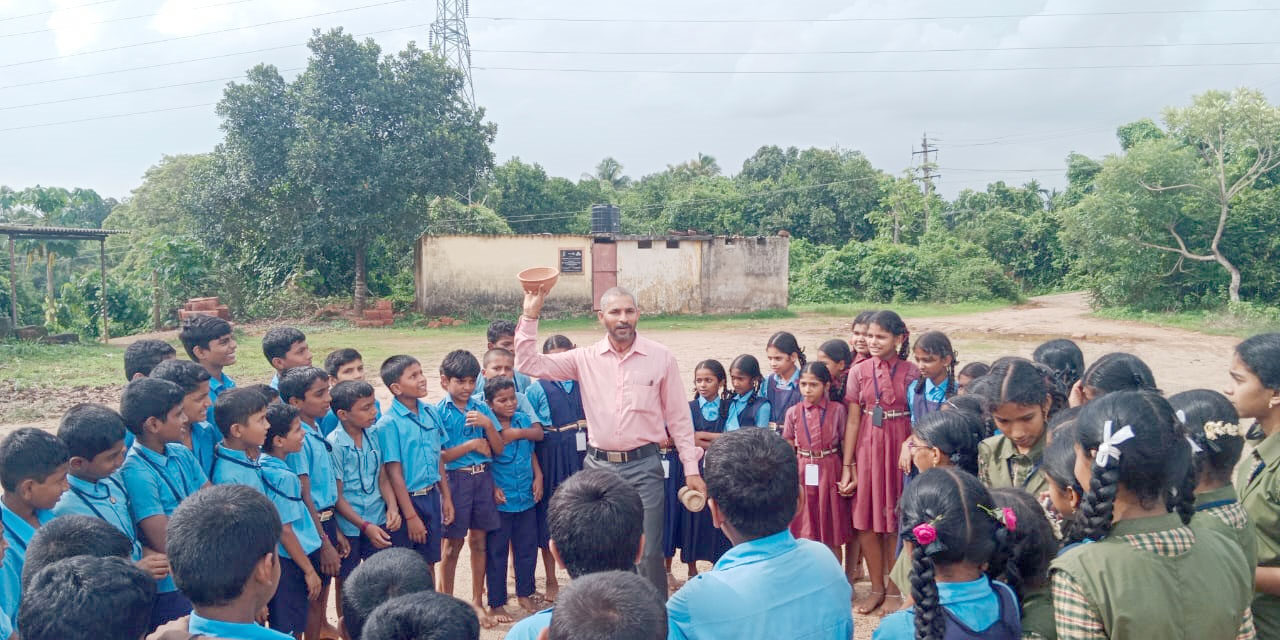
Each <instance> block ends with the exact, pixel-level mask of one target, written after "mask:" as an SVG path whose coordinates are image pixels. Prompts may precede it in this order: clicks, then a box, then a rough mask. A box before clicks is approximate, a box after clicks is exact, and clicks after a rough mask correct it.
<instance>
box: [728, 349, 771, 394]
mask: <svg viewBox="0 0 1280 640" xmlns="http://www.w3.org/2000/svg"><path fill="white" fill-rule="evenodd" d="M734 371H737V372H738V373H741V374H742V375H744V376H747V377H749V378H751V394H752V396H758V395H760V385H761V384H763V383H764V376H763V375H761V374H760V361H759V360H756V357H755V356H753V355H751V354H749V353H744V354H742V355H740V356H738V357H736V358H734V359H733V362H732V363H730V364H729V372H730V373H733V372H734ZM750 401H751V398H750V397H748V398H747V402H750Z"/></svg>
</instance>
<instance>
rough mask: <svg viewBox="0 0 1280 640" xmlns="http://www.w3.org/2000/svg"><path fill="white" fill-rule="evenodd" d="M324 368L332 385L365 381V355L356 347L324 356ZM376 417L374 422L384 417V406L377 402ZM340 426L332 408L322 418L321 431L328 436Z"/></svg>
mask: <svg viewBox="0 0 1280 640" xmlns="http://www.w3.org/2000/svg"><path fill="white" fill-rule="evenodd" d="M324 370H325V372H326V373H328V374H329V384H330V386H332V385H336V384H338V383H339V382H346V381H347V380H354V381H358V382H364V357H363V356H361V355H360V352H359V351H356V350H355V349H349V348H343V349H337V350H335V351H333V352H331V353H330V354H329V355H327V356H325V357H324ZM373 407H374V410H375V411H376V417H375V418H374V422H375V423H376V422H377V421H378V420H381V419H382V407H379V406H378V404H377V403H376V402H375V403H374V405H373ZM337 428H338V416H337V414H335V413H334V412H333V410H332V409H330V410H329V412H328V413H326V414H325V415H324V417H323V418H321V419H320V433H322V434H324V436H325V437H326V438H327V437H329V434H330V433H333V430H334V429H337Z"/></svg>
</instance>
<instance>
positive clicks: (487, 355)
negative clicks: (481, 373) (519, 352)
mask: <svg viewBox="0 0 1280 640" xmlns="http://www.w3.org/2000/svg"><path fill="white" fill-rule="evenodd" d="M494 358H511V363H512V364H513V365H514V364H515V361H516V354H514V353H512V352H511V351H510V350H508V349H503V348H502V347H494V348H492V349H490V350H488V351H486V352H484V356H483V357H481V362H482V366H483V367H487V366H489V363H490V362H493V359H494Z"/></svg>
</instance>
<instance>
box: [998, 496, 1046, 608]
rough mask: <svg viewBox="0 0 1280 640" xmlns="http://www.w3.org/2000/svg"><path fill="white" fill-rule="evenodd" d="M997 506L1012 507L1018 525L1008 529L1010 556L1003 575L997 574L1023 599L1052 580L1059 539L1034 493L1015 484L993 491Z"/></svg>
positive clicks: (999, 507)
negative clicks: (1052, 565)
mask: <svg viewBox="0 0 1280 640" xmlns="http://www.w3.org/2000/svg"><path fill="white" fill-rule="evenodd" d="M991 500H992V501H993V502H994V503H995V504H994V505H992V506H994V507H995V508H996V509H1005V508H1008V509H1012V510H1013V515H1014V516H1015V517H1016V518H1017V526H1016V527H1014V530H1013V531H1008V546H1009V557H1008V561H1007V562H1005V565H1004V574H1003V575H999V576H996V578H997V579H999V580H1000V581H1001V582H1004V583H1005V584H1007V585H1009V588H1010V589H1013V593H1014V594H1015V595H1017V596H1018V600H1019V601H1022V600H1023V598H1025V597H1026V595H1027V593H1028V592H1032V591H1038V590H1040V589H1043V588H1044V587H1045V586H1046V585H1047V584H1048V582H1049V563H1050V562H1051V561H1052V560H1053V558H1054V556H1055V555H1057V551H1058V541H1057V539H1055V538H1054V537H1053V525H1051V524H1049V518H1047V517H1045V515H1044V509H1043V508H1041V507H1040V503H1038V502H1036V499H1035V498H1034V497H1032V495H1031V494H1029V493H1027V492H1026V491H1023V490H1022V489H1018V488H1014V487H1000V488H998V489H992V490H991Z"/></svg>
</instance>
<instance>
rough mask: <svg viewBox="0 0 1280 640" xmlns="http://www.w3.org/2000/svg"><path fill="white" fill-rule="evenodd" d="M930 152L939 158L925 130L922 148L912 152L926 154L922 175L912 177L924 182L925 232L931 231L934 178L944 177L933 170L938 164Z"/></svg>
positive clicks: (914, 154) (921, 168)
mask: <svg viewBox="0 0 1280 640" xmlns="http://www.w3.org/2000/svg"><path fill="white" fill-rule="evenodd" d="M930 153H932V154H934V158H937V157H938V156H937V154H938V147H937V146H936V145H930V144H929V134H928V132H925V133H924V134H923V135H922V136H921V138H920V150H919V151H912V152H911V155H913V156H924V157H923V158H921V162H920V177H919V178H912V180H919V181H921V182H922V183H923V185H922V188H923V190H924V232H925V233H929V196H930V195H932V194H933V179H934V178H941V177H942V175H941V174H938V173H934V172H933V171H934V169H937V167H938V165H937V163H935V162H931V161H930V160H929V154H930Z"/></svg>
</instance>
